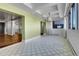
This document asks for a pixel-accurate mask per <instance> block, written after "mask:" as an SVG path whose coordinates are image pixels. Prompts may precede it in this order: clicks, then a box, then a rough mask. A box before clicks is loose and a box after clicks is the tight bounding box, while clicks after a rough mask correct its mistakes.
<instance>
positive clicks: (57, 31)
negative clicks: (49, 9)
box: [46, 21, 65, 37]
mask: <svg viewBox="0 0 79 59" xmlns="http://www.w3.org/2000/svg"><path fill="white" fill-rule="evenodd" d="M52 25H53V24H52V22H51V21H50V22H46V29H47V34H49V35H59V36H62V37H65V30H64V29H53V27H52Z"/></svg>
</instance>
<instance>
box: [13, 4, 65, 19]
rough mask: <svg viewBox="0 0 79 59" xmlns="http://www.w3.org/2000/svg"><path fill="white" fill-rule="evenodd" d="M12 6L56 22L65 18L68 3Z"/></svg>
mask: <svg viewBox="0 0 79 59" xmlns="http://www.w3.org/2000/svg"><path fill="white" fill-rule="evenodd" d="M12 5H15V6H17V7H19V8H21V9H23V10H28V11H31V12H32V13H33V14H36V15H39V16H41V17H42V18H44V19H47V18H48V17H51V20H55V19H56V18H57V19H58V18H63V17H64V12H65V6H66V3H15V4H12Z"/></svg>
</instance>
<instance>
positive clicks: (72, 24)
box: [69, 3, 78, 30]
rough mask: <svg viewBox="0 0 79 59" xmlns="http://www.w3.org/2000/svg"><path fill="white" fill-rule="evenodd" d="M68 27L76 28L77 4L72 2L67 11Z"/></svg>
mask: <svg viewBox="0 0 79 59" xmlns="http://www.w3.org/2000/svg"><path fill="white" fill-rule="evenodd" d="M69 29H73V30H75V29H78V4H77V3H73V4H72V7H71V10H70V11H69Z"/></svg>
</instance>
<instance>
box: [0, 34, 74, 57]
mask: <svg viewBox="0 0 79 59" xmlns="http://www.w3.org/2000/svg"><path fill="white" fill-rule="evenodd" d="M27 41H28V40H26V41H24V42H20V43H17V44H13V45H10V46H7V47H4V48H0V56H73V52H72V50H71V48H70V46H69V45H68V42H67V40H66V39H64V38H62V37H60V36H51V35H47V36H42V37H39V38H37V39H33V40H31V41H28V42H27Z"/></svg>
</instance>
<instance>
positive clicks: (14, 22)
mask: <svg viewBox="0 0 79 59" xmlns="http://www.w3.org/2000/svg"><path fill="white" fill-rule="evenodd" d="M23 20H24V16H23V15H19V14H16V13H13V12H9V11H5V10H0V48H2V47H5V46H8V45H12V44H15V43H18V42H21V41H22V39H23V34H24V32H23V30H24V28H23Z"/></svg>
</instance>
